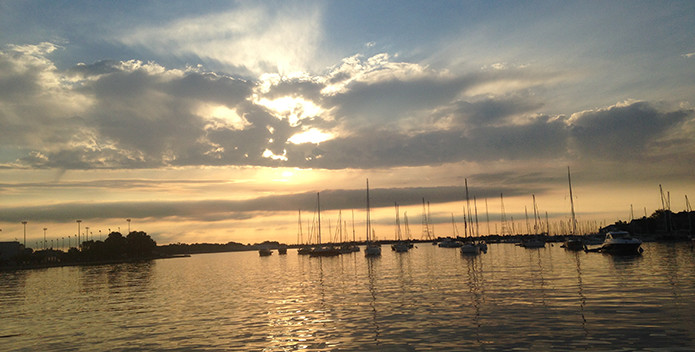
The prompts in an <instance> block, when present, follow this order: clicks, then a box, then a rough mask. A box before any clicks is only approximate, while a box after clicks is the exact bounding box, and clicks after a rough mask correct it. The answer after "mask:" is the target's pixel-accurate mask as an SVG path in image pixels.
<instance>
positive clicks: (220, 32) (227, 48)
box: [114, 4, 321, 75]
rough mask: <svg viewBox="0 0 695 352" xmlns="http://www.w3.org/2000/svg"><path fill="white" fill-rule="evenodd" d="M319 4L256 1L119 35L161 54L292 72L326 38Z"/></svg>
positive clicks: (300, 67)
mask: <svg viewBox="0 0 695 352" xmlns="http://www.w3.org/2000/svg"><path fill="white" fill-rule="evenodd" d="M320 20H321V12H320V9H319V8H316V7H309V6H300V5H296V4H295V5H292V4H283V5H280V6H278V7H276V8H270V6H264V5H261V4H254V5H249V6H240V7H238V8H236V9H233V10H230V11H227V12H223V13H214V14H206V15H202V16H195V17H189V18H181V19H176V20H174V21H172V22H170V23H168V24H164V25H158V26H156V27H147V26H142V27H138V28H135V29H133V30H131V31H128V32H126V33H124V34H122V35H120V36H118V37H116V38H114V40H116V41H119V42H121V43H123V44H126V45H129V46H138V47H142V48H145V49H147V50H152V51H154V52H156V53H159V54H164V55H175V56H179V57H187V56H194V57H198V58H201V59H203V60H207V61H212V62H219V63H222V64H223V65H225V66H226V67H228V68H237V69H241V70H247V71H248V72H252V73H253V74H255V75H260V74H261V73H265V72H279V73H283V74H286V73H291V72H295V71H303V70H306V68H307V67H306V63H307V62H311V61H312V60H313V59H314V57H315V54H316V50H317V47H318V45H319V43H320V40H321V28H320Z"/></svg>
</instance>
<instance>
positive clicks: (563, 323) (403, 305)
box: [0, 243, 695, 351]
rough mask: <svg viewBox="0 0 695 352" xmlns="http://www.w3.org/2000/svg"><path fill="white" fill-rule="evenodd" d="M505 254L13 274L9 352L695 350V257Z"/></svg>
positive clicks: (7, 296) (434, 252)
mask: <svg viewBox="0 0 695 352" xmlns="http://www.w3.org/2000/svg"><path fill="white" fill-rule="evenodd" d="M645 247H646V248H645V253H644V255H643V256H641V258H640V257H638V258H613V257H611V256H606V255H602V254H597V253H582V252H565V251H564V250H562V249H560V248H559V247H548V248H546V249H541V250H528V249H523V248H520V247H515V246H513V245H505V244H493V245H490V250H489V251H488V253H487V254H483V255H479V256H474V257H468V256H461V255H460V254H459V251H457V250H450V249H447V248H439V247H436V246H425V245H421V246H419V247H418V248H417V249H414V250H412V251H409V252H408V253H402V254H400V253H398V254H397V253H393V252H391V251H387V252H384V253H383V254H382V257H381V258H372V259H368V258H365V257H364V256H361V255H355V254H348V255H344V256H340V257H335V258H309V257H305V256H298V255H296V251H290V252H289V253H288V255H287V256H284V257H281V256H275V257H273V256H271V257H268V258H260V257H258V255H257V254H256V253H219V254H210V255H195V256H193V257H191V258H188V259H172V260H163V261H156V262H153V263H150V264H144V263H134V264H128V265H120V266H100V267H82V268H78V267H73V268H51V269H46V270H31V271H24V272H21V273H7V272H3V273H0V316H1V317H2V322H3V324H0V325H1V326H2V327H0V336H4V335H7V334H20V335H19V336H13V337H3V338H2V339H1V340H0V346H2V347H1V348H0V349H3V350H20V351H31V350H85V349H86V350H89V349H94V348H95V347H94V346H99V347H98V349H100V350H116V351H123V350H152V351H161V350H166V351H207V350H238V351H247V350H253V351H259V350H265V351H287V350H322V351H325V350H345V351H360V350H364V351H370V350H398V351H401V350H435V351H440V350H459V351H460V350H464V351H465V350H486V351H507V350H515V349H516V350H607V349H608V350H657V349H661V350H679V349H680V350H692V348H693V347H694V346H695V331H693V329H692V326H695V302H694V301H695V261H693V259H692V258H693V254H692V253H693V252H691V250H690V248H689V247H688V246H687V245H685V244H683V245H680V244H674V245H672V247H669V245H664V244H651V243H650V244H646V245H645Z"/></svg>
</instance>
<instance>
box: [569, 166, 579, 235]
mask: <svg viewBox="0 0 695 352" xmlns="http://www.w3.org/2000/svg"><path fill="white" fill-rule="evenodd" d="M567 181H568V182H569V185H570V206H571V207H572V233H571V234H572V235H576V234H577V219H576V218H575V214H574V196H573V195H572V176H570V167H569V166H568V167H567Z"/></svg>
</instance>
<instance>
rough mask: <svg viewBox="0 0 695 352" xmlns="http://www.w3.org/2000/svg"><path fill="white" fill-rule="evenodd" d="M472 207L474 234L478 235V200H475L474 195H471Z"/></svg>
mask: <svg viewBox="0 0 695 352" xmlns="http://www.w3.org/2000/svg"><path fill="white" fill-rule="evenodd" d="M473 208H474V209H475V236H476V237H479V236H480V225H479V223H478V202H477V201H476V200H475V196H473Z"/></svg>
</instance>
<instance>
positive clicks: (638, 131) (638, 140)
mask: <svg viewBox="0 0 695 352" xmlns="http://www.w3.org/2000/svg"><path fill="white" fill-rule="evenodd" d="M692 118H693V110H687V109H680V110H675V111H659V110H657V109H656V108H655V107H654V106H652V105H650V104H649V103H647V102H633V103H629V104H618V105H615V106H611V107H609V108H605V109H600V110H596V111H585V112H580V113H576V114H574V115H573V116H572V118H571V121H570V130H571V136H572V142H573V143H572V145H573V147H574V148H576V150H577V151H578V152H579V153H580V154H581V155H582V156H585V157H591V158H600V159H613V160H629V159H635V158H640V157H644V156H646V155H645V154H647V153H648V152H649V148H650V146H651V145H652V143H653V142H654V141H655V140H657V139H658V138H661V137H667V135H665V133H666V132H667V131H669V130H670V129H673V128H676V127H677V126H680V125H682V124H683V123H684V122H685V121H686V119H692ZM691 143H692V139H691Z"/></svg>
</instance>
